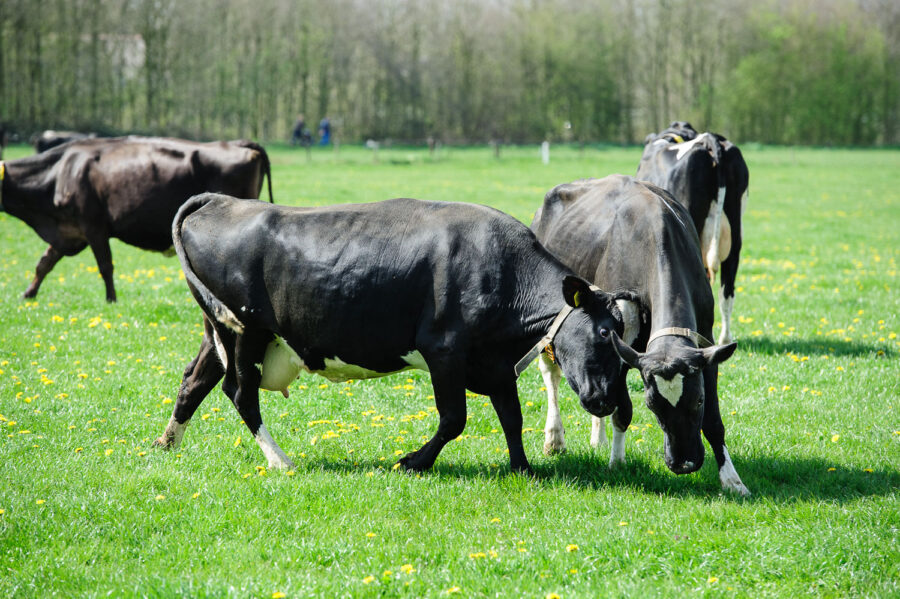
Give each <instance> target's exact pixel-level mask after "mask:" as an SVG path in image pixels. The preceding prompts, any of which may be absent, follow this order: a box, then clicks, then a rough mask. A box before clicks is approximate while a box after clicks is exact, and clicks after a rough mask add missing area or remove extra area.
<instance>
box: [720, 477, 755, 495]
mask: <svg viewBox="0 0 900 599" xmlns="http://www.w3.org/2000/svg"><path fill="white" fill-rule="evenodd" d="M722 489H723V490H725V491H728V492H729V493H735V494H737V495H740V496H741V497H750V489H748V488H747V487H745V486H744V483H742V482H740V481H738V482H736V483H723V484H722Z"/></svg>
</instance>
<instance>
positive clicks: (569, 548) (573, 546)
mask: <svg viewBox="0 0 900 599" xmlns="http://www.w3.org/2000/svg"><path fill="white" fill-rule="evenodd" d="M566 551H568V552H569V553H572V552H573V551H578V545H576V544H574V543H570V544H568V545H566Z"/></svg>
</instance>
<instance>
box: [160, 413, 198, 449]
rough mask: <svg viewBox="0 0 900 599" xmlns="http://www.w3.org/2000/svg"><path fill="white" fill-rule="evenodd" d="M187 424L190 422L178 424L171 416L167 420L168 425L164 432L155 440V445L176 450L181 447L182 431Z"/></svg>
mask: <svg viewBox="0 0 900 599" xmlns="http://www.w3.org/2000/svg"><path fill="white" fill-rule="evenodd" d="M189 422H190V420H188V421H187V422H185V423H184V424H179V423H178V421H177V420H175V416H174V415H172V417H171V418H169V424H167V425H166V430H165V431H164V432H163V434H162V436H161V437H160V438H159V439H157V440H156V443H157V445H162V446H163V447H166V448H169V449H178V448H179V447H180V446H181V440H182V439H183V438H184V431H185V430H186V429H187V426H188V423H189Z"/></svg>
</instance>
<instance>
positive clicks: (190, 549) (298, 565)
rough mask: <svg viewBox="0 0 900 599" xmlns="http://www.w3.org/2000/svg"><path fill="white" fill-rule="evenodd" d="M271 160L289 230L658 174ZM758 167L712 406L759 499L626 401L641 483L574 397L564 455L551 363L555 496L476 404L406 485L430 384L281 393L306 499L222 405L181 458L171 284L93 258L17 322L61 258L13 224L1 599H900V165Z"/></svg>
mask: <svg viewBox="0 0 900 599" xmlns="http://www.w3.org/2000/svg"><path fill="white" fill-rule="evenodd" d="M27 153H28V149H27V148H25V147H21V146H19V147H13V148H11V149H8V150H7V158H13V157H16V156H22V155H26V154H27ZM270 154H271V158H272V162H273V171H274V173H273V175H274V186H275V194H276V201H278V202H280V203H286V204H328V203H335V202H349V201H374V200H379V199H385V198H389V197H396V196H412V197H420V198H427V199H435V200H460V201H469V202H477V203H483V204H490V205H493V206H496V207H498V208H500V209H502V210H505V211H507V212H510V213H511V214H513V215H514V216H516V217H517V218H519V219H521V220H524V221H526V222H528V221H529V220H530V218H531V215H532V214H533V212H534V210H535V209H536V207H537V206H538V205H539V203H540V201H541V198H542V197H543V194H544V193H545V192H546V191H547V190H548V189H549V188H550V187H552V186H553V185H555V184H557V183H561V182H565V181H570V180H573V179H576V178H579V177H583V176H602V175H605V174H609V173H612V172H624V173H633V172H634V170H635V167H636V165H637V161H638V159H639V156H640V150H639V149H638V148H625V149H621V148H597V147H589V148H587V149H585V150H584V151H583V152H579V151H578V150H577V149H570V148H554V149H553V154H552V161H551V163H550V165H547V166H544V165H542V164H541V163H540V160H539V155H538V150H537V148H507V149H505V150H504V152H503V156H502V158H501V160H499V161H498V160H495V159H494V158H493V157H492V155H491V153H490V150H489V149H486V148H472V149H456V148H453V149H446V148H445V149H444V150H443V151H442V152H441V153H440V154H439V155H438V156H437V157H436V158H433V159H432V158H430V157H429V156H428V154H427V152H425V151H422V150H418V149H393V150H386V151H381V152H380V154H379V156H378V158H379V162H377V163H376V162H374V161H373V157H372V154H371V153H370V152H368V151H364V150H361V149H357V148H351V147H345V148H342V149H341V151H340V153H338V154H335V153H334V152H332V151H314V152H313V153H312V160H311V161H310V162H307V161H306V157H305V154H304V153H303V152H302V151H294V150H291V149H288V148H283V147H281V148H279V147H272V148H270ZM745 155H746V159H747V161H748V164H749V166H750V172H751V197H750V204H749V207H748V209H747V213H746V218H745V227H744V230H745V241H744V243H745V245H744V248H745V250H744V258H743V262H742V265H741V270H740V272H739V280H738V284H739V286H740V289H739V291H738V295H737V301H736V307H735V329H736V335H737V337H738V340H739V349H738V351H737V353H736V354H735V356H734V357H733V358H732V359H731V360H729V361H728V362H727V363H726V364H724V365H723V367H722V368H721V369H720V382H719V394H720V397H721V403H722V409H723V415H724V420H725V427H726V431H727V439H728V442H729V447H730V449H731V454H732V457H733V459H734V462H735V466H736V468H737V470H738V472H739V474H740V475H741V477H742V478H743V480H744V482H745V484H746V485H747V487H748V488H749V489H750V490H751V491H752V493H753V496H752V497H750V498H749V499H740V498H737V497H733V496H731V495H726V494H723V493H722V492H721V490H720V487H719V482H718V477H717V474H716V468H715V461H714V460H713V459H712V457H711V454H710V452H707V460H706V464H705V465H704V466H703V468H702V469H701V470H700V471H699V472H697V473H694V474H691V475H686V476H675V475H673V474H671V473H670V472H669V471H668V470H667V469H666V468H665V465H664V464H663V460H662V456H661V453H662V437H661V433H660V431H659V428H658V427H657V426H656V423H655V420H654V419H653V417H652V415H651V414H650V413H649V411H648V410H647V409H646V408H644V407H643V406H642V404H643V400H642V391H641V387H640V382H639V380H638V379H637V378H636V377H635V376H634V375H632V377H633V378H631V379H630V386H631V391H632V395H633V398H634V402H635V420H634V426H635V428H636V430H635V431H634V432H632V433H630V434H629V437H628V441H627V449H626V452H627V459H628V464H627V466H626V467H624V468H622V469H620V470H616V471H610V470H609V469H608V468H607V466H606V461H607V457H608V455H607V453H606V452H603V453H601V454H599V455H598V454H594V453H592V452H591V450H590V448H589V446H588V436H589V429H590V420H589V417H588V415H587V413H585V412H584V411H582V410H581V408H580V407H579V406H578V402H577V400H576V399H575V397H574V394H573V393H572V391H571V390H570V389H569V388H568V387H565V386H564V389H563V394H562V395H563V400H562V402H561V404H562V405H561V407H562V410H563V418H564V422H565V424H566V428H567V432H568V437H567V441H568V445H569V452H568V453H567V454H565V455H563V456H561V457H545V456H543V455H542V454H541V447H542V441H543V434H542V432H541V429H542V428H543V423H544V408H545V402H546V399H545V396H544V394H543V392H542V391H541V382H540V376H539V375H538V373H537V369H536V367H534V366H532V367H531V368H530V369H529V370H528V371H526V373H525V374H524V375H523V378H522V380H521V381H520V384H519V392H520V398H521V402H522V409H523V413H524V419H525V424H524V426H525V427H526V432H525V435H524V438H525V447H526V452H527V454H528V456H529V458H530V460H531V462H532V465H533V466H534V468H535V471H536V476H535V477H534V478H533V479H531V478H525V477H521V476H517V475H512V474H510V472H509V466H508V459H507V456H506V453H505V449H506V445H505V442H504V440H503V435H502V433H500V432H498V430H499V428H500V427H499V422H498V421H497V418H496V416H495V414H494V412H493V409H492V408H490V407H489V405H487V398H484V397H480V396H472V397H471V398H470V400H469V414H470V420H469V422H468V425H467V428H466V431H465V434H464V436H463V437H462V438H461V439H460V440H458V441H457V442H453V443H451V444H450V445H448V446H447V448H446V449H445V450H444V451H443V452H442V454H441V455H440V457H439V458H438V461H437V463H436V465H435V468H434V469H433V470H432V471H431V472H429V473H427V474H424V475H422V476H409V475H406V474H402V473H400V472H398V471H392V470H391V466H392V465H393V463H394V462H395V461H396V459H397V457H398V454H399V453H405V452H407V451H409V450H411V449H415V448H417V447H418V446H419V445H420V444H421V442H422V438H423V437H424V436H430V435H431V434H432V433H433V431H434V428H435V426H436V424H437V417H436V415H435V413H434V411H433V409H432V406H433V400H431V399H429V396H430V395H431V393H432V391H431V387H430V384H429V379H428V375H427V374H425V373H419V372H417V371H412V372H411V373H403V374H400V375H395V376H391V377H386V378H383V379H377V380H370V381H360V382H352V383H349V384H334V383H329V382H328V381H326V380H325V379H321V378H316V377H313V376H303V377H301V378H300V379H299V380H298V381H297V382H296V383H294V384H293V385H292V386H291V397H290V399H287V400H285V399H283V398H282V397H281V396H280V394H276V393H269V392H266V393H264V394H263V399H262V403H263V405H262V409H263V418H264V420H265V421H266V423H267V426H268V427H269V429H270V431H271V432H272V435H273V436H274V437H275V439H276V440H277V441H278V442H279V444H280V445H281V446H282V447H283V448H284V449H285V451H287V452H288V453H289V454H291V455H292V456H293V458H294V461H295V462H296V463H297V468H296V471H295V474H294V475H293V476H287V475H285V474H283V473H276V472H264V471H262V470H259V468H260V467H262V466H264V465H265V459H264V457H263V455H262V452H261V451H260V450H259V448H258V447H257V446H256V444H255V442H253V440H252V438H249V434H248V431H247V429H246V427H245V426H244V425H243V423H242V422H241V421H240V418H239V417H238V415H237V413H236V412H235V410H234V409H233V407H231V405H230V403H229V402H228V400H227V398H225V396H224V395H223V394H222V393H221V392H220V391H219V390H218V389H217V390H215V391H214V392H213V393H212V394H211V395H210V396H209V397H208V398H207V399H206V401H205V402H204V404H203V405H202V406H201V407H200V410H199V411H198V414H197V416H196V417H195V418H194V420H193V422H192V424H191V426H190V427H189V428H188V431H187V434H186V436H185V440H184V444H183V446H182V448H181V449H180V450H179V451H178V452H161V451H155V450H152V449H150V442H151V441H152V439H154V438H155V437H156V436H158V435H159V434H160V433H161V432H162V430H163V428H164V426H165V424H166V422H167V421H168V418H169V415H170V413H171V408H172V404H171V399H172V398H174V397H175V394H176V392H177V388H178V385H179V382H180V379H181V371H182V369H183V368H184V366H185V365H186V364H187V362H188V361H189V360H190V359H191V358H192V357H193V355H194V352H195V351H196V349H197V347H198V345H199V342H200V328H199V325H200V313H199V309H198V308H197V307H196V305H195V304H194V302H193V300H192V299H191V297H190V295H189V293H188V290H187V287H186V285H185V284H184V282H183V281H181V280H180V278H179V274H180V271H179V267H178V262H177V261H176V260H175V259H174V258H164V257H162V256H160V255H157V254H152V253H148V252H142V251H140V250H136V249H134V248H131V247H129V246H126V245H124V244H121V243H118V242H114V245H113V257H114V260H115V265H116V283H117V290H118V294H119V302H118V303H117V304H114V305H109V304H107V303H106V302H105V301H104V291H103V284H102V282H101V280H100V279H99V276H98V275H97V273H96V265H95V263H94V260H93V257H92V256H91V254H90V252H84V253H82V254H81V255H79V256H77V257H75V258H67V259H64V260H63V261H62V262H60V264H59V265H58V266H57V268H56V269H55V270H54V271H53V272H52V273H51V275H50V276H49V277H48V278H47V280H46V282H45V284H44V286H43V288H42V289H41V292H40V295H39V297H38V300H37V301H24V300H22V299H21V293H22V292H23V291H24V289H25V287H26V286H27V284H28V282H29V280H30V278H31V276H32V272H33V268H34V265H35V264H36V262H37V259H38V257H39V256H40V254H41V253H42V252H43V250H44V244H43V243H42V242H41V241H40V240H39V239H38V237H37V236H36V235H35V234H34V233H33V232H32V231H31V230H30V229H29V228H28V227H27V226H26V225H25V224H24V223H22V222H20V221H18V220H16V219H13V218H11V217H9V216H8V215H0V302H2V303H0V307H2V319H0V371H2V372H0V414H2V415H3V418H4V419H5V420H4V421H2V422H0V426H2V429H3V433H4V434H3V435H2V436H0V509H2V510H3V514H2V515H0V596H9V597H13V596H15V597H24V596H39V595H41V596H43V595H53V594H57V595H61V596H106V595H107V594H112V595H113V596H137V595H151V596H191V597H205V596H238V597H247V596H252V597H272V596H273V593H276V592H283V593H285V594H286V595H287V596H289V597H305V596H323V597H330V596H409V597H438V596H443V595H445V594H454V592H455V590H456V589H458V593H459V595H460V596H465V597H481V596H520V595H521V596H530V597H545V596H547V595H548V594H551V593H557V594H559V595H560V596H562V597H597V596H610V595H615V596H620V595H621V596H635V595H638V594H640V595H642V596H647V597H671V596H675V595H678V594H685V593H689V594H701V595H709V596H739V597H745V596H752V597H756V596H759V595H769V596H799V595H818V596H873V597H874V596H880V597H883V596H897V595H900V535H898V527H900V502H898V489H900V472H898V464H900V432H898V431H900V401H898V397H900V365H898V350H900V339H898V338H897V333H900V320H898V312H900V295H898V280H897V260H898V258H900V233H898V231H900V192H898V189H900V152H898V151H863V150H860V151H844V150H814V149H773V148H748V149H747V150H746V151H745ZM39 501H40V502H41V503H38V502H39ZM568 546H577V550H574V551H569V550H567V547H568ZM571 548H572V547H570V549H571ZM404 565H408V566H407V567H406V568H405V569H404ZM410 568H411V569H412V571H410ZM370 577H371V578H370ZM367 581H368V582H367Z"/></svg>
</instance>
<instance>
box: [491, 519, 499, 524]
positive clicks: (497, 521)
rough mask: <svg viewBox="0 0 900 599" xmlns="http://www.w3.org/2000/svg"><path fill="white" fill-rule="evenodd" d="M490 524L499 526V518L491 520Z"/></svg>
mask: <svg viewBox="0 0 900 599" xmlns="http://www.w3.org/2000/svg"><path fill="white" fill-rule="evenodd" d="M491 523H492V524H499V523H500V518H491Z"/></svg>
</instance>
